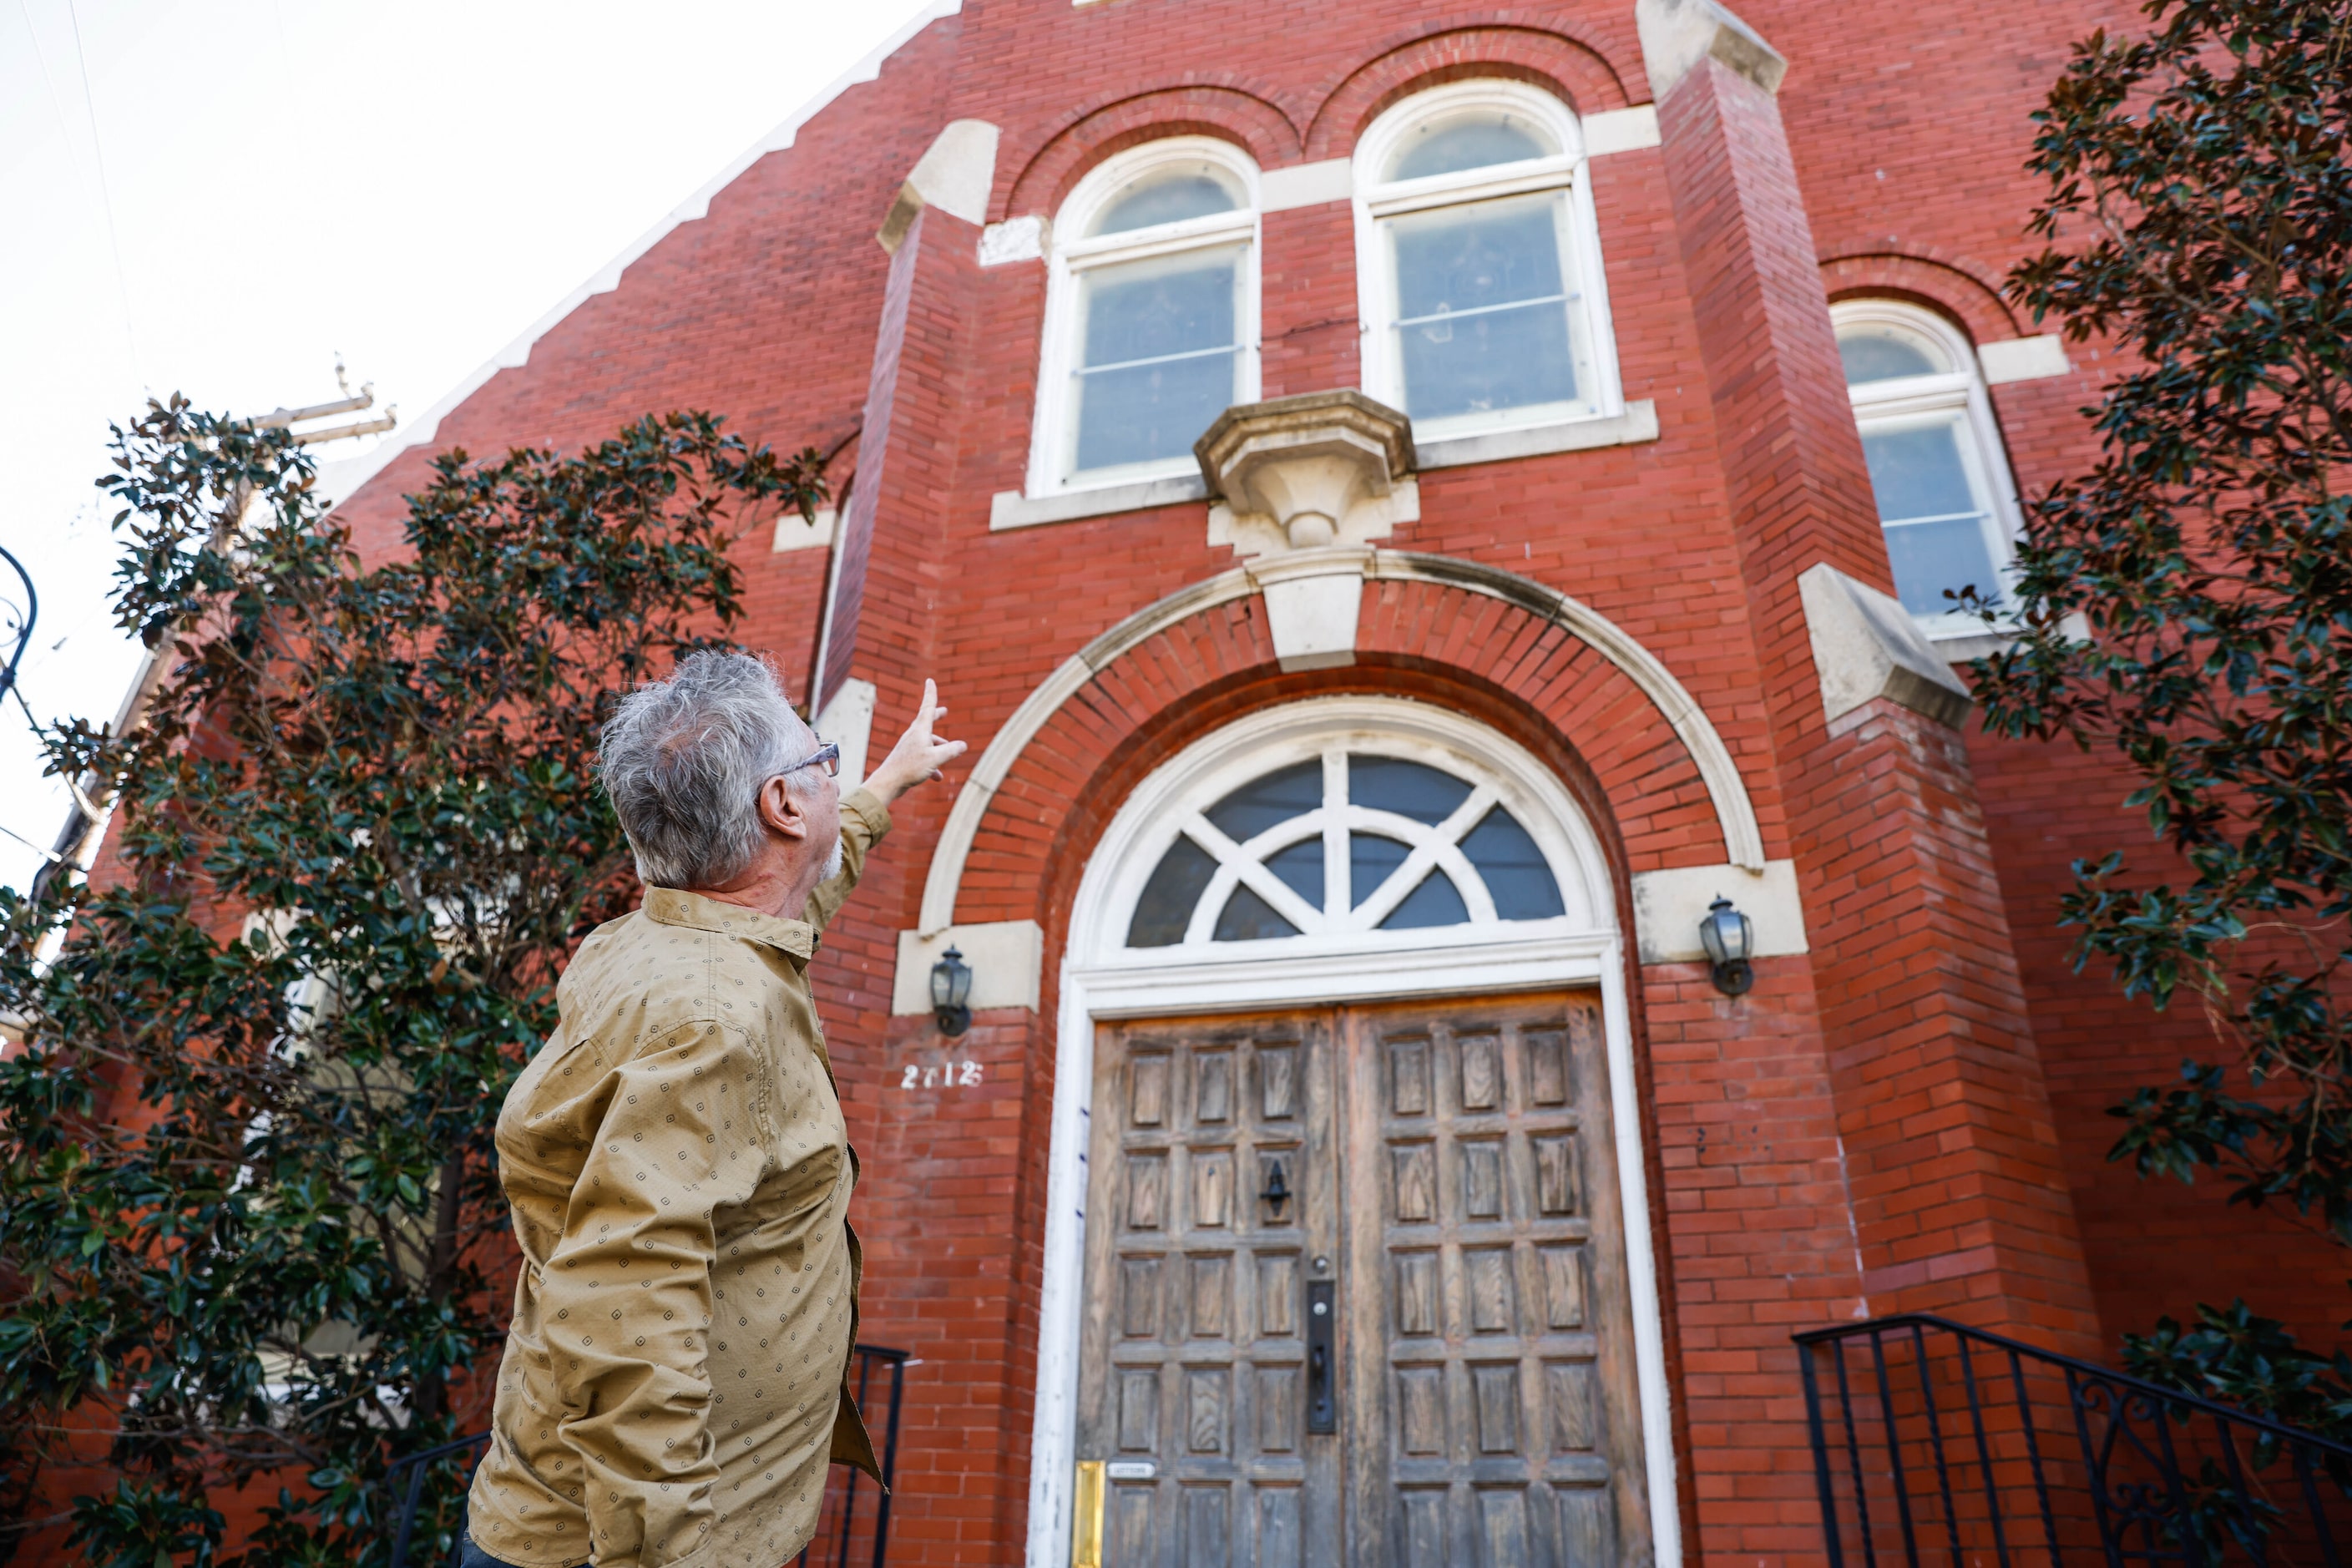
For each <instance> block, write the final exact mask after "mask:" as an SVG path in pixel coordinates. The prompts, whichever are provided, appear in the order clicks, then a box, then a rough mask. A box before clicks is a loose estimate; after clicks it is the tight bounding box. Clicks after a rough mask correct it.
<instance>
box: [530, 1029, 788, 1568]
mask: <svg viewBox="0 0 2352 1568" xmlns="http://www.w3.org/2000/svg"><path fill="white" fill-rule="evenodd" d="M607 1093H608V1098H607V1100H606V1104H605V1109H604V1118H603V1121H602V1122H601V1123H600V1125H599V1126H598V1128H597V1131H596V1135H595V1140H594V1142H593V1145H592V1146H591V1149H590V1152H589V1155H588V1160H587V1163H586V1164H585V1165H583V1167H582V1169H581V1173H580V1177H579V1180H578V1182H577V1183H576V1184H574V1185H573V1188H572V1201H571V1205H570V1206H569V1208H568V1210H567V1211H566V1213H565V1215H564V1221H563V1234H562V1237H561V1239H560V1240H559V1241H558V1243H557V1244H556V1246H555V1247H554V1249H553V1250H552V1252H551V1255H550V1257H549V1259H548V1264H547V1268H546V1270H545V1272H544V1274H543V1275H542V1277H541V1312H542V1318H541V1321H543V1322H544V1323H545V1324H546V1328H547V1336H548V1342H549V1348H550V1353H551V1356H552V1358H553V1361H554V1363H555V1365H554V1372H555V1378H556V1382H557V1384H558V1386H559V1388H560V1390H561V1392H562V1396H563V1404H564V1409H565V1415H564V1418H563V1420H562V1424H561V1426H560V1432H561V1435H562V1438H563V1441H564V1443H565V1444H566V1445H567V1446H568V1447H570V1448H571V1449H572V1452H574V1453H575V1454H577V1455H578V1456H579V1458H580V1461H581V1464H582V1467H583V1471H584V1474H583V1487H582V1498H581V1500H582V1502H583V1505H584V1506H585V1508H586V1509H587V1512H588V1530H589V1539H590V1549H591V1551H592V1552H593V1553H594V1562H595V1563H596V1564H597V1568H661V1565H662V1564H665V1563H674V1562H676V1561H677V1560H678V1559H680V1558H686V1557H691V1556H693V1555H695V1553H696V1552H697V1551H698V1548H699V1547H701V1546H702V1545H704V1544H705V1543H706V1542H708V1541H709V1532H710V1531H711V1529H712V1528H713V1523H714V1519H715V1510H714V1507H713V1503H712V1498H711V1492H712V1489H713V1487H714V1486H715V1485H716V1484H717V1482H718V1479H719V1459H718V1454H717V1451H716V1449H715V1448H714V1447H713V1445H712V1441H711V1438H710V1436H709V1421H708V1416H709V1410H710V1394H711V1389H710V1373H709V1360H708V1353H709V1342H708V1336H709V1329H710V1321H711V1282H710V1274H711V1268H712V1266H713V1264H714V1263H715V1261H716V1258H717V1255H718V1241H717V1232H716V1227H715V1225H714V1219H713V1215H714V1211H716V1210H717V1209H718V1208H719V1206H720V1205H731V1204H740V1203H741V1202H743V1201H744V1200H745V1199H746V1198H747V1197H749V1196H750V1195H751V1191H752V1189H753V1188H754V1187H755V1186H756V1185H757V1184H758V1182H759V1179H760V1175H761V1161H762V1159H763V1158H764V1156H763V1155H762V1154H761V1152H760V1151H761V1150H763V1149H766V1148H771V1147H772V1146H773V1144H774V1140H773V1139H772V1137H771V1136H769V1135H768V1131H767V1121H768V1118H769V1114H770V1113H769V1110H768V1107H767V1105H766V1102H765V1101H766V1075H765V1070H764V1068H763V1067H762V1065H761V1058H760V1055H759V1053H758V1051H757V1050H756V1049H755V1048H754V1047H753V1046H752V1044H751V1041H750V1039H749V1038H748V1037H745V1036H744V1035H743V1034H742V1033H741V1032H740V1031H738V1030H736V1029H733V1028H730V1027H728V1026H724V1025H719V1024H714V1023H707V1022H700V1021H697V1022H693V1023H688V1024H684V1025H680V1026H677V1028H675V1029H673V1030H671V1031H670V1032H669V1034H668V1036H667V1038H666V1039H662V1040H658V1041H652V1042H647V1045H646V1048H643V1049H641V1050H639V1051H638V1052H637V1053H636V1054H635V1056H633V1057H632V1058H630V1059H628V1060H625V1061H623V1062H621V1063H619V1064H618V1065H617V1066H615V1067H614V1068H613V1069H612V1075H611V1080H610V1082H609V1084H608V1085H607Z"/></svg>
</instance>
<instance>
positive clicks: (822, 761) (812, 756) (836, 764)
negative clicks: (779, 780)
mask: <svg viewBox="0 0 2352 1568" xmlns="http://www.w3.org/2000/svg"><path fill="white" fill-rule="evenodd" d="M803 768H823V769H824V776H825V777H827V778H829V779H831V778H839V777H840V776H841V748H840V746H838V745H836V744H835V742H831V741H827V742H824V744H823V745H821V746H819V747H818V748H817V749H816V750H815V751H814V752H810V753H809V754H808V755H807V756H805V757H803V758H802V759H801V760H800V761H799V762H797V763H793V765H792V766H790V767H788V768H780V769H778V770H777V772H778V773H798V772H800V771H801V770H802V769H803Z"/></svg>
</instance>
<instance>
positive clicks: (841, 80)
mask: <svg viewBox="0 0 2352 1568" xmlns="http://www.w3.org/2000/svg"><path fill="white" fill-rule="evenodd" d="M962 9H963V0H931V4H929V5H927V6H925V7H924V8H923V9H922V11H920V12H919V13H918V14H917V15H916V16H912V17H910V18H908V21H907V24H906V25H905V26H902V27H900V28H899V29H898V31H897V32H895V33H893V34H891V35H890V36H889V37H887V38H885V39H884V40H882V42H881V43H879V44H877V45H876V46H875V47H874V49H873V50H872V51H871V52H870V53H868V54H867V55H866V58H863V59H861V60H859V61H858V62H857V63H856V65H854V66H852V67H850V68H848V69H847V70H845V71H844V72H843V73H842V74H841V75H839V76H837V77H835V78H834V79H833V81H832V82H831V83H830V84H829V85H828V86H826V87H825V88H824V90H823V91H821V92H819V93H817V94H816V95H815V96H814V97H813V98H811V99H810V100H808V101H807V102H805V103H803V104H802V105H801V107H800V108H799V109H798V110H794V111H793V113H792V114H791V115H790V116H789V117H787V118H786V119H785V120H784V121H782V123H780V124H778V125H777V126H776V127H775V129H773V130H772V131H770V132H768V133H767V134H766V135H764V136H762V137H761V138H760V139H759V140H758V141H757V142H752V143H751V145H750V146H749V147H746V148H745V149H744V150H743V151H742V152H741V153H739V154H738V155H737V156H736V157H735V159H734V161H733V162H731V163H729V164H728V165H727V166H726V167H725V168H723V169H721V170H720V171H719V173H718V174H716V175H714V176H712V178H711V179H710V181H709V183H708V184H705V185H704V186H703V187H702V188H701V189H700V190H698V191H697V192H695V193H694V195H691V196H688V198H687V199H686V200H685V201H683V202H681V203H679V204H678V205H677V206H675V207H672V208H671V209H670V210H669V212H668V213H667V215H666V216H663V217H662V219H661V220H660V221H659V222H657V223H656V224H655V225H654V226H652V227H651V228H649V229H647V230H646V231H645V233H643V234H641V235H639V236H638V237H636V238H635V239H634V240H632V241H630V242H629V244H628V245H627V246H625V247H623V249H622V250H621V252H620V254H618V255H617V256H615V257H614V258H613V259H611V260H610V261H608V262H606V263H605V264H604V266H603V267H601V268H597V270H596V271H595V272H594V273H593V274H592V275H591V276H590V277H589V278H588V279H587V280H586V281H585V282H583V283H582V284H581V285H580V286H579V287H578V288H576V289H572V292H570V293H569V294H566V295H565V296H564V297H563V298H562V300H558V301H557V302H556V304H555V307H554V308H553V309H552V310H549V311H548V312H547V314H545V315H543V316H541V317H540V319H539V320H538V321H533V322H532V323H531V324H530V326H529V327H527V328H525V329H524V330H523V331H522V332H521V333H520V335H519V336H517V337H516V338H515V339H514V341H513V342H509V343H508V344H507V346H506V347H504V348H502V349H500V350H499V352H498V353H495V354H493V355H491V356H490V357H489V358H488V360H486V361H484V362H483V363H481V364H480V365H478V366H477V367H476V368H475V370H474V371H473V373H472V374H469V375H467V377H466V378H465V379H464V380H462V381H460V382H459V383H458V384H457V385H456V386H455V387H453V388H451V389H450V391H449V392H448V393H447V394H446V395H445V396H443V397H442V399H441V400H440V401H439V402H438V403H436V404H435V405H433V406H432V407H431V408H428V409H426V410H425V414H424V415H423V416H422V417H420V418H418V419H417V420H416V421H415V423H414V424H412V425H409V426H406V427H405V428H404V429H402V430H400V431H398V432H396V433H395V434H394V435H393V436H391V437H387V438H386V439H385V440H384V441H383V442H382V443H381V444H379V445H378V446H377V447H375V449H374V450H373V451H370V452H367V453H364V454H362V455H361V456H359V457H355V458H344V459H343V460H341V462H336V463H328V464H323V465H321V466H320V475H319V478H320V489H322V490H324V491H325V492H326V493H327V494H329V495H331V497H333V498H334V500H335V502H336V503H337V504H341V502H343V501H345V500H350V499H351V498H352V496H353V495H356V494H357V493H358V492H359V490H360V489H361V488H362V486H364V485H365V484H366V483H367V482H368V481H369V480H370V479H374V478H375V477H376V475H378V474H380V473H382V472H383V470H384V469H385V468H389V467H391V466H392V463H393V460H394V458H398V457H399V456H400V455H401V454H402V453H403V452H405V451H407V450H408V449H409V448H411V447H421V446H425V445H427V444H429V443H430V442H431V441H432V440H433V438H434V437H436V435H437V434H439V432H440V428H441V421H442V420H443V419H444V418H446V416H449V415H450V414H452V413H454V412H456V411H457V408H458V406H459V405H462V404H463V403H464V402H465V401H466V399H467V398H469V397H471V396H473V395H474V394H475V393H477V392H479V391H480V390H481V389H482V388H483V387H484V386H485V385H487V384H488V382H489V379H490V378H491V377H492V376H494V375H496V374H499V372H500V371H502V370H518V369H520V368H521V367H522V366H524V365H526V364H528V363H530V351H531V348H532V346H533V345H534V344H536V343H537V342H539V340H540V339H541V338H543V337H545V336H546V335H547V334H548V333H549V332H551V331H554V330H555V327H556V325H557V323H559V322H561V321H562V320H563V319H564V318H565V317H567V316H569V315H571V314H572V311H573V310H577V309H579V308H580V306H581V305H582V304H583V303H584V302H585V301H587V300H590V299H592V298H593V297H594V296H596V295H598V294H609V293H611V292H612V291H613V290H614V289H617V288H619V287H620V286H621V274H622V273H624V272H625V271H627V270H628V268H629V267H630V266H631V264H633V263H634V262H635V261H636V260H637V258H640V257H642V256H644V255H645V254H646V252H647V251H649V250H651V249H652V248H653V247H655V246H656V245H658V244H660V243H661V242H662V240H663V239H665V238H667V237H668V235H669V233H670V231H671V230H672V229H675V228H677V226H679V225H681V224H688V223H693V222H695V221H697V220H698V219H700V218H702V217H705V216H709V212H710V202H711V198H712V197H714V196H716V195H718V194H719V192H721V191H723V190H725V189H726V188H727V187H728V186H729V185H731V184H734V183H735V181H736V178H737V177H738V176H739V175H740V174H742V173H743V172H744V171H745V170H747V169H749V168H750V167H751V165H752V164H754V163H758V162H759V161H760V160H761V159H762V158H764V157H766V156H767V155H768V154H769V153H781V152H782V151H783V150H784V149H785V148H787V147H790V146H791V145H792V144H793V139H794V138H795V137H797V136H798V135H799V134H800V129H801V127H802V126H803V125H806V124H807V123H808V122H809V121H812V120H814V119H815V118H816V117H817V116H818V115H819V114H821V113H823V112H824V110H825V109H826V108H827V107H829V106H830V105H831V104H832V102H833V100H835V99H837V98H839V97H840V96H841V95H842V94H843V93H845V92H846V91H848V90H849V89H851V88H853V87H856V86H857V85H858V84H859V83H861V82H868V81H872V80H874V79H877V77H879V76H880V75H881V74H882V67H883V64H884V62H886V61H887V60H888V59H889V58H890V57H891V56H892V55H895V54H897V53H898V51H899V50H900V49H901V48H903V47H906V46H907V44H908V43H909V42H911V41H912V40H913V39H914V37H916V35H917V34H919V33H920V32H921V31H922V30H923V29H924V28H926V27H928V26H930V25H931V24H932V23H934V22H936V21H939V20H940V19H941V18H942V17H946V16H955V15H957V14H958V13H959V12H961V10H962Z"/></svg>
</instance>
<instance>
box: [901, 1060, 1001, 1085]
mask: <svg viewBox="0 0 2352 1568" xmlns="http://www.w3.org/2000/svg"><path fill="white" fill-rule="evenodd" d="M983 1072H984V1069H983V1068H982V1067H981V1065H980V1064H979V1063H978V1062H975V1061H960V1062H935V1063H933V1064H932V1065H930V1066H929V1067H925V1066H923V1065H922V1064H921V1063H919V1062H908V1064H907V1068H906V1072H905V1076H903V1077H901V1078H900V1079H898V1087H899V1088H900V1089H971V1088H973V1087H975V1086H977V1085H978V1084H979V1082H980V1081H981V1079H982V1076H983Z"/></svg>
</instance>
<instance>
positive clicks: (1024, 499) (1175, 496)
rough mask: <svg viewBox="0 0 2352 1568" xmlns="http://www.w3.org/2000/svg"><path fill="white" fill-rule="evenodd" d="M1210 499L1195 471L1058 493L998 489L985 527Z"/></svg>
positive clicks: (1064, 519)
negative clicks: (1024, 492)
mask: <svg viewBox="0 0 2352 1568" xmlns="http://www.w3.org/2000/svg"><path fill="white" fill-rule="evenodd" d="M1208 499H1209V487H1208V484H1207V482H1206V481H1205V480H1203V479H1202V478H1201V476H1200V475H1198V474H1171V475H1170V476H1168V477H1167V478H1166V479H1144V480H1141V481H1139V482H1138V483H1135V484H1131V485H1105V486H1104V487H1102V488H1101V489H1092V490H1066V491H1064V492H1063V493H1061V494H1059V495H1046V496H1032V495H1024V494H1023V493H1022V492H1021V491H1019V490H999V491H997V492H996V494H995V495H994V496H992V497H991V498H990V500H989V504H988V531H990V532H991V533H1002V532H1003V531H1005V530H1007V529H1012V528H1035V527H1037V526H1038V525H1040V524H1041V523H1048V522H1076V521H1078V520H1079V519H1080V518H1086V517H1111V516H1114V515H1116V514H1118V513H1119V512H1123V511H1150V510H1152V509H1154V508H1156V507H1163V506H1181V505H1183V504H1185V503H1186V502H1188V501H1204V500H1208Z"/></svg>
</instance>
